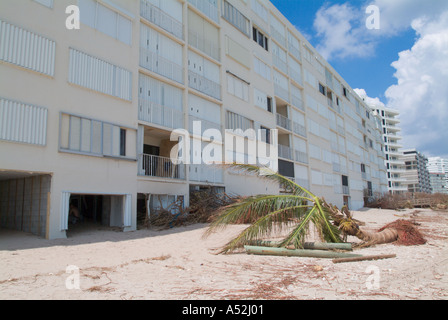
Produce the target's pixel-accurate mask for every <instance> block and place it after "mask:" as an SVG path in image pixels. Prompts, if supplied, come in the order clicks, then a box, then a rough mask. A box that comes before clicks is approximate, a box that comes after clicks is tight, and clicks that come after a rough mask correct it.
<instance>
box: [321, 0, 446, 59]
mask: <svg viewBox="0 0 448 320" xmlns="http://www.w3.org/2000/svg"><path fill="white" fill-rule="evenodd" d="M369 5H376V6H377V7H378V8H379V10H380V22H381V27H380V30H375V29H373V30H369V29H367V27H366V24H365V22H366V19H367V18H368V17H369V15H368V14H366V12H365V9H366V8H367V6H369ZM446 10H448V1H446V0H427V1H422V0H393V1H391V0H373V1H371V0H365V2H364V3H363V4H362V5H361V6H354V5H350V4H349V3H348V2H347V3H344V4H335V5H331V6H330V5H328V4H326V5H324V6H322V7H321V8H320V9H319V10H318V12H317V13H316V17H315V20H314V29H315V30H316V33H317V38H318V40H319V44H317V45H316V49H317V50H318V51H319V52H320V54H321V55H322V56H323V57H324V58H325V59H327V60H332V59H343V58H348V57H368V56H371V55H373V54H374V53H375V49H376V47H377V44H378V43H380V41H381V40H382V39H384V38H385V37H391V36H396V35H397V34H399V33H400V32H402V31H404V30H408V29H409V28H410V27H411V25H412V23H413V22H414V21H415V20H416V19H421V18H426V19H427V20H429V21H430V20H434V19H437V18H438V16H439V15H440V13H441V12H443V11H446Z"/></svg>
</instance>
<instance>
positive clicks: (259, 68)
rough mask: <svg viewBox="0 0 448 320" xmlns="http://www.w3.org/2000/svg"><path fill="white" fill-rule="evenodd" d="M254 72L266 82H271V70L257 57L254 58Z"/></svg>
mask: <svg viewBox="0 0 448 320" xmlns="http://www.w3.org/2000/svg"><path fill="white" fill-rule="evenodd" d="M254 71H255V72H256V73H258V74H259V75H260V76H262V77H263V78H265V79H266V80H269V81H271V68H270V67H269V66H268V65H267V64H266V63H264V62H263V61H261V60H260V59H258V58H257V57H254Z"/></svg>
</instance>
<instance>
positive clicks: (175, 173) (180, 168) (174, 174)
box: [138, 154, 186, 180]
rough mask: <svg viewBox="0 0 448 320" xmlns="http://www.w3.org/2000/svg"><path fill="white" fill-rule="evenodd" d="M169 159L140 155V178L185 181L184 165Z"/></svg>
mask: <svg viewBox="0 0 448 320" xmlns="http://www.w3.org/2000/svg"><path fill="white" fill-rule="evenodd" d="M176 162H177V161H175V162H174V163H173V161H172V160H171V159H170V158H164V157H159V156H154V155H150V154H141V155H140V156H139V159H138V163H139V166H138V168H139V172H138V174H139V175H140V176H145V177H156V178H167V179H177V180H185V168H186V166H185V164H180V163H176Z"/></svg>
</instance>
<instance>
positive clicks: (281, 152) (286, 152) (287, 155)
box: [278, 144, 293, 160]
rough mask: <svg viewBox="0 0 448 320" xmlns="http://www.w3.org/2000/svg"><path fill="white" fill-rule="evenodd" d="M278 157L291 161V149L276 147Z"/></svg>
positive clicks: (281, 146) (282, 146)
mask: <svg viewBox="0 0 448 320" xmlns="http://www.w3.org/2000/svg"><path fill="white" fill-rule="evenodd" d="M278 156H279V158H283V159H288V160H293V157H292V150H291V148H290V147H288V146H284V145H281V144H279V145H278Z"/></svg>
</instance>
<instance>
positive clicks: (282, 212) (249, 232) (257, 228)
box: [220, 205, 309, 253]
mask: <svg viewBox="0 0 448 320" xmlns="http://www.w3.org/2000/svg"><path fill="white" fill-rule="evenodd" d="M308 207H309V206H308V205H298V206H292V207H291V206H288V207H285V208H282V209H279V210H276V211H273V212H270V213H268V214H266V215H265V216H263V217H261V218H260V219H258V220H257V221H256V222H255V223H253V224H252V225H250V226H249V227H247V228H246V229H245V230H244V231H243V232H241V233H240V234H239V235H238V236H237V237H236V238H234V239H233V240H232V241H230V242H229V243H227V244H226V245H225V246H224V248H223V249H222V250H221V252H220V253H227V252H230V251H234V250H236V249H238V248H241V247H243V246H244V245H246V244H248V243H250V242H251V241H254V240H259V239H263V238H264V237H269V235H271V233H272V232H280V231H281V230H282V229H283V228H284V227H288V226H290V225H291V224H293V223H294V222H293V221H292V220H291V218H298V217H300V215H301V214H300V212H306V211H307V210H304V209H307V208H308Z"/></svg>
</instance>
